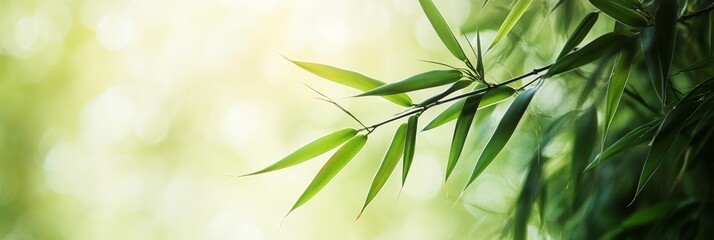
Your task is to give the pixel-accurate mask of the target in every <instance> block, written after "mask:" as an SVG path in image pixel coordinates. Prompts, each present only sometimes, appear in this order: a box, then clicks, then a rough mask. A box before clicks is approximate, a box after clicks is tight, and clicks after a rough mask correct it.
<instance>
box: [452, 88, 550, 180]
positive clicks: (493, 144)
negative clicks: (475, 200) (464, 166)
mask: <svg viewBox="0 0 714 240" xmlns="http://www.w3.org/2000/svg"><path fill="white" fill-rule="evenodd" d="M541 83H542V82H538V84H537V85H536V86H534V87H532V88H530V89H528V90H526V91H525V92H523V93H521V94H520V95H518V97H516V100H514V101H513V103H512V104H511V106H510V107H509V108H508V110H507V111H506V114H505V115H503V118H502V119H501V122H500V123H498V127H496V131H495V132H494V133H493V136H491V139H489V141H488V143H487V144H486V147H485V148H484V150H483V152H482V153H481V157H479V159H478V161H477V162H476V166H475V167H474V170H473V172H472V173H471V177H470V178H469V181H468V182H467V183H466V186H465V187H464V189H466V188H468V187H469V185H471V183H473V181H474V180H476V178H477V177H478V176H479V175H481V173H482V172H483V171H484V170H486V167H488V165H489V164H491V162H492V161H493V159H495V158H496V156H497V155H498V153H500V152H501V150H503V147H505V146H506V143H508V140H509V139H511V135H513V132H514V131H515V130H516V127H517V126H518V122H520V120H521V118H522V117H523V114H524V113H525V112H526V109H527V108H528V105H529V104H530V102H531V99H533V95H535V93H536V91H537V90H538V88H540V86H541Z"/></svg>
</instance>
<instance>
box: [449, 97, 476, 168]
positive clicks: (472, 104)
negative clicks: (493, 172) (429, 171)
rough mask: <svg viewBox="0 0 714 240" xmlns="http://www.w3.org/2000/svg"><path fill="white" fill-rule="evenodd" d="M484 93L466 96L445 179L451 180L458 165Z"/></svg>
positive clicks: (457, 122)
mask: <svg viewBox="0 0 714 240" xmlns="http://www.w3.org/2000/svg"><path fill="white" fill-rule="evenodd" d="M481 96H482V95H476V96H472V97H468V98H466V102H465V103H464V106H463V108H462V110H461V113H460V114H459V119H458V120H456V127H455V128H454V136H453V137H452V139H451V150H450V151H449V161H448V163H447V165H446V178H445V179H444V181H447V180H449V176H450V175H451V172H452V171H454V167H456V162H458V161H459V157H460V156H461V151H462V150H463V148H464V143H465V142H466V136H467V135H468V133H469V129H471V123H472V122H473V120H474V116H475V115H476V110H477V109H478V104H479V102H481Z"/></svg>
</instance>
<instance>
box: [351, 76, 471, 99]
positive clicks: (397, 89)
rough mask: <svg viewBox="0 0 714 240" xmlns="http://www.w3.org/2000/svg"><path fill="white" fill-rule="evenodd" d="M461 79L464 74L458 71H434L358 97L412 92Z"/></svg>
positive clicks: (387, 85)
mask: <svg viewBox="0 0 714 240" xmlns="http://www.w3.org/2000/svg"><path fill="white" fill-rule="evenodd" d="M461 77H462V73H461V72H460V71H458V70H434V71H429V72H425V73H420V74H417V75H414V76H411V77H408V78H406V79H404V80H401V81H398V82H393V83H388V84H385V85H382V86H379V87H376V88H374V89H372V90H369V91H367V92H365V93H362V94H359V95H357V96H358V97H361V96H384V95H392V94H398V93H405V92H411V91H415V90H420V89H425V88H432V87H438V86H441V85H445V84H449V83H453V82H456V81H458V80H459V79H461Z"/></svg>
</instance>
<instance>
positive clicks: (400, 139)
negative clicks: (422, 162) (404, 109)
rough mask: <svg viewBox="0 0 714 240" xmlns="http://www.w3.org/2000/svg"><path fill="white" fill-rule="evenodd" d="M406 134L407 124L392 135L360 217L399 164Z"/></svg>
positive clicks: (403, 124)
mask: <svg viewBox="0 0 714 240" xmlns="http://www.w3.org/2000/svg"><path fill="white" fill-rule="evenodd" d="M406 132H407V124H406V123H402V125H400V126H399V128H397V132H395V133H394V138H392V143H391V144H389V148H387V153H385V154H384V159H383V160H382V164H381V165H380V166H379V169H378V170H377V174H376V175H374V179H373V180H372V185H371V186H370V187H369V193H367V199H366V200H365V201H364V206H362V210H361V211H360V213H359V214H360V215H362V212H364V209H365V208H367V205H369V203H370V202H372V199H374V197H375V196H377V193H379V191H380V190H381V189H382V187H383V186H384V183H386V182H387V179H389V176H391V175H392V172H393V171H394V168H395V167H396V166H397V163H399V158H401V157H402V154H403V153H404V140H405V137H404V136H405V135H406ZM358 218H359V216H358Z"/></svg>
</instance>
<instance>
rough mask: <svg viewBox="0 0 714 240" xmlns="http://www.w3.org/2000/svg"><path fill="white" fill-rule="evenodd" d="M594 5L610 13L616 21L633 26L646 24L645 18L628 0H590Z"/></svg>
mask: <svg viewBox="0 0 714 240" xmlns="http://www.w3.org/2000/svg"><path fill="white" fill-rule="evenodd" d="M590 3H592V4H593V5H594V6H595V7H597V8H598V9H600V10H601V11H603V12H604V13H605V14H607V15H610V17H612V18H614V19H615V20H617V21H618V22H621V23H624V24H627V25H630V26H633V27H644V26H647V24H648V21H647V18H646V17H645V16H644V15H642V14H641V13H639V12H637V8H636V7H637V6H633V2H632V1H628V0H590Z"/></svg>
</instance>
